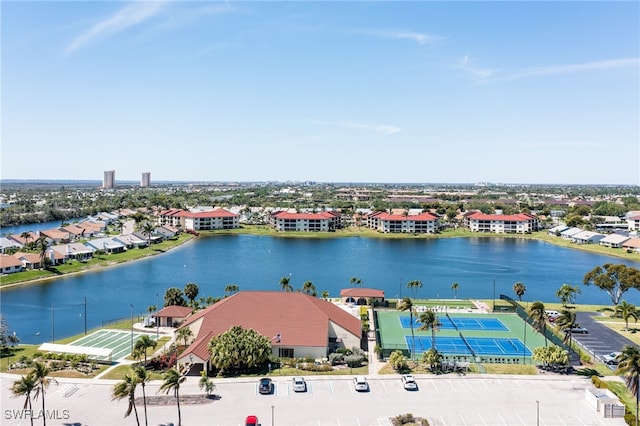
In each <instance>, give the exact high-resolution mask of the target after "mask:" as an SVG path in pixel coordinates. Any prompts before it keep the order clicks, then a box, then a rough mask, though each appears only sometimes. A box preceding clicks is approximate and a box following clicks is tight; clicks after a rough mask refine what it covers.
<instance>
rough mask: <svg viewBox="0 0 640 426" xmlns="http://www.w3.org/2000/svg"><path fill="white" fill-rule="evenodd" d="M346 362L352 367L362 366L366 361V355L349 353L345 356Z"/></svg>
mask: <svg viewBox="0 0 640 426" xmlns="http://www.w3.org/2000/svg"><path fill="white" fill-rule="evenodd" d="M344 362H345V364H347V365H348V366H349V367H351V368H356V367H360V366H361V365H362V363H363V362H364V357H363V356H362V355H347V356H346V357H344Z"/></svg>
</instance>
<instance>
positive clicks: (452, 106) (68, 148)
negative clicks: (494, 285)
mask: <svg viewBox="0 0 640 426" xmlns="http://www.w3.org/2000/svg"><path fill="white" fill-rule="evenodd" d="M639 15H640V4H639V3H638V2H188V1H186V2H170V1H152V2H110V1H104V2H102V1H95V2H57V1H47V2H4V3H3V5H2V15H1V22H0V23H1V24H2V28H3V36H2V42H1V48H2V59H3V60H2V111H1V114H2V115H1V120H2V126H1V129H2V130H1V132H2V133H1V137H2V139H1V140H2V145H1V150H2V156H1V157H2V160H1V170H2V171H1V174H0V178H2V179H54V180H56V179H60V180H93V179H98V178H99V176H100V175H99V174H98V173H101V171H103V170H115V171H117V174H118V177H119V178H118V180H119V181H138V182H140V184H141V185H142V184H143V178H141V173H144V172H142V171H143V170H152V171H153V174H154V182H163V181H182V182H188V181H193V182H215V181H238V182H250V181H256V182H264V181H281V182H285V181H300V182H304V181H317V182H389V183H396V182H397V183H401V182H402V183H428V182H448V183H473V182H494V183H513V184H517V183H531V184H536V183H538V184H628V185H640V120H639V119H638V118H639V117H640V24H639V23H638V19H637V18H638V16H639ZM116 185H117V183H116Z"/></svg>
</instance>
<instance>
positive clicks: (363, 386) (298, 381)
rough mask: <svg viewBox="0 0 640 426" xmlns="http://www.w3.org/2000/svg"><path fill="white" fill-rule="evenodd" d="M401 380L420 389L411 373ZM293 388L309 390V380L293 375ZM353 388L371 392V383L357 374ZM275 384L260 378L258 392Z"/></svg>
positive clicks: (269, 390) (263, 392)
mask: <svg viewBox="0 0 640 426" xmlns="http://www.w3.org/2000/svg"><path fill="white" fill-rule="evenodd" d="M400 380H401V381H402V387H403V388H404V389H406V390H410V391H416V390H418V383H417V382H416V379H415V377H414V376H413V375H411V374H403V375H402V376H400ZM291 388H292V389H293V391H294V392H306V391H307V382H306V381H305V379H304V378H303V377H293V378H292V379H291ZM353 388H354V389H355V390H356V391H358V392H369V383H368V382H367V378H366V377H364V376H356V377H354V378H353ZM274 390H275V385H274V383H273V380H271V379H270V378H268V377H264V378H262V379H260V381H259V382H258V392H259V393H260V394H261V395H270V394H272V393H273V392H274Z"/></svg>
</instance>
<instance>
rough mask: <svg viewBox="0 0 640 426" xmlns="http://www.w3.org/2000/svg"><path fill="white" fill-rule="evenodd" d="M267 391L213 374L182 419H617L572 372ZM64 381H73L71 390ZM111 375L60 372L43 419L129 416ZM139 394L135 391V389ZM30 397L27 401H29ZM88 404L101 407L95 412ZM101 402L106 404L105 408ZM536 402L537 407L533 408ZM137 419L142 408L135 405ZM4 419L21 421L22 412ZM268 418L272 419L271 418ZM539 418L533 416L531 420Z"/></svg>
mask: <svg viewBox="0 0 640 426" xmlns="http://www.w3.org/2000/svg"><path fill="white" fill-rule="evenodd" d="M272 378H273V381H274V385H275V386H274V392H273V394H271V395H260V394H259V393H258V380H257V379H224V380H223V379H218V380H214V383H215V384H216V389H215V391H214V393H216V394H218V395H220V399H219V400H216V401H212V402H210V403H206V404H200V405H186V404H183V405H182V422H183V424H184V425H187V426H188V425H211V426H213V425H220V426H231V425H242V424H243V421H244V419H245V417H246V416H247V415H250V414H253V415H256V416H258V418H259V420H260V424H261V425H263V426H270V425H272V424H273V425H279V426H280V425H291V426H295V425H319V426H345V425H362V426H364V425H372V426H382V425H384V426H388V425H390V422H389V418H390V417H393V416H396V415H399V414H406V413H413V414H414V415H415V416H423V417H426V418H428V419H429V421H430V423H431V424H432V425H442V426H445V425H455V426H458V425H485V426H486V425H509V426H511V425H524V426H527V425H536V424H540V425H571V426H573V425H624V424H625V423H624V421H623V420H622V419H603V418H602V417H601V416H600V415H599V413H597V412H596V411H595V410H594V409H593V408H591V407H590V406H589V405H588V404H587V403H586V401H585V397H584V388H585V387H587V386H589V385H590V382H589V381H588V380H587V379H583V378H578V377H575V376H573V377H572V376H556V375H540V376H493V375H467V376H457V375H453V374H450V375H442V376H433V375H429V376H417V379H416V381H417V383H418V386H419V390H418V391H414V392H411V391H406V390H404V389H403V386H402V382H401V380H400V377H399V376H378V377H373V378H371V377H370V378H368V382H369V386H370V391H369V392H362V393H358V392H356V391H355V389H354V386H353V380H352V378H351V377H346V376H345V377H342V376H341V377H336V376H333V377H331V378H329V377H326V378H325V377H317V376H316V377H311V378H307V384H308V391H307V392H305V393H296V392H293V389H292V382H291V378H285V377H277V376H275V377H272ZM197 381H198V378H196V377H189V378H188V380H187V382H186V383H185V384H183V385H182V386H181V388H180V393H181V394H182V395H188V394H200V393H202V391H200V390H199V389H198V386H197ZM11 382H12V380H11V379H9V378H7V376H6V375H3V376H2V379H1V381H0V384H1V386H2V388H3V392H2V399H1V402H2V407H3V415H5V417H4V418H3V422H2V423H3V424H5V421H7V420H8V419H7V418H6V410H7V409H9V410H11V409H20V408H21V407H22V404H23V402H24V401H23V400H22V398H19V399H15V398H10V397H9V392H6V391H5V390H6V389H7V388H8V387H10V385H11ZM69 383H76V384H77V390H76V391H75V392H73V393H72V394H71V395H68V396H65V394H67V393H68V392H66V391H65V390H64V389H68V384H69ZM114 383H115V382H114V381H108V380H87V381H79V380H77V379H76V380H73V379H66V380H61V381H60V384H59V385H58V386H55V385H52V387H51V388H50V389H49V391H48V392H47V396H46V398H47V408H48V409H50V410H59V411H60V412H62V411H63V410H67V411H66V412H67V413H68V418H66V419H60V420H55V419H53V420H51V421H48V422H47V423H48V424H77V425H89V424H91V425H96V424H105V425H106V424H109V425H115V424H134V423H135V420H134V419H133V418H130V419H126V420H125V419H123V415H124V412H125V411H126V408H127V402H126V400H122V401H111V399H110V392H111V389H112V387H113V384H114ZM159 385H160V383H159V382H153V383H151V384H149V385H147V395H156V394H157V390H158V387H159ZM137 395H138V396H141V391H139V392H138V394H137ZM37 405H38V404H36V405H34V407H37ZM95 407H102V408H101V409H100V413H99V414H98V413H97V412H96V410H95ZM105 407H108V409H105ZM538 409H539V411H538ZM148 413H149V424H150V425H169V424H171V423H177V408H176V406H175V405H168V406H149V407H148ZM139 415H140V416H141V423H142V421H143V418H142V416H143V410H142V407H141V406H140V407H139ZM11 420H12V421H9V422H7V423H6V424H13V425H28V424H29V421H28V420H22V421H19V420H16V419H11ZM272 420H273V422H272ZM538 422H539V423H538Z"/></svg>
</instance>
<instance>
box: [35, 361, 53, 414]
mask: <svg viewBox="0 0 640 426" xmlns="http://www.w3.org/2000/svg"><path fill="white" fill-rule="evenodd" d="M49 373H51V369H50V368H49V367H48V366H47V364H44V363H42V362H35V363H34V364H33V370H32V371H31V373H30V374H33V378H34V380H35V381H36V388H35V390H34V395H33V398H34V399H38V397H39V396H41V395H42V412H43V413H46V411H45V408H44V394H45V391H46V389H47V388H48V387H49V385H50V384H51V383H56V384H57V383H58V381H57V380H56V379H52V378H50V377H48V376H49ZM42 421H43V422H44V423H43V424H44V425H45V426H46V424H47V416H46V415H43V416H42Z"/></svg>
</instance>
